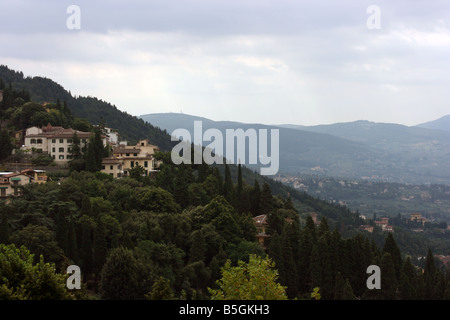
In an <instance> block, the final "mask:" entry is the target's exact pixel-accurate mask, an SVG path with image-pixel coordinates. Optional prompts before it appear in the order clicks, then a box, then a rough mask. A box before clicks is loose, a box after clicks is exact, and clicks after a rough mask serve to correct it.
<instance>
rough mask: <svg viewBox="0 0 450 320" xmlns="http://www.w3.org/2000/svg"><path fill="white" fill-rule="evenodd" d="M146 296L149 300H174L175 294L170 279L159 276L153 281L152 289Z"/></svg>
mask: <svg viewBox="0 0 450 320" xmlns="http://www.w3.org/2000/svg"><path fill="white" fill-rule="evenodd" d="M145 297H146V298H147V299H148V300H173V299H174V294H173V290H172V288H171V286H170V281H169V280H168V279H166V278H164V277H159V278H158V279H157V280H156V281H155V282H154V283H153V286H152V290H151V291H150V292H149V293H148V294H146V295H145Z"/></svg>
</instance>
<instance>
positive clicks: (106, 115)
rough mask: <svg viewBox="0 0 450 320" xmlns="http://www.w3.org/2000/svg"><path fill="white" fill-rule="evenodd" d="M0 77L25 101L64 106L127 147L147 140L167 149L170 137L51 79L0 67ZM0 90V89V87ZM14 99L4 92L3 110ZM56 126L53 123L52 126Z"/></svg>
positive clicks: (169, 144)
mask: <svg viewBox="0 0 450 320" xmlns="http://www.w3.org/2000/svg"><path fill="white" fill-rule="evenodd" d="M0 78H1V79H2V80H3V83H4V87H5V89H6V91H8V88H9V87H10V85H11V87H12V88H13V89H14V90H16V91H19V92H22V91H24V92H27V94H28V98H29V100H31V101H33V102H35V103H40V104H42V103H44V102H47V103H56V101H57V100H59V101H61V103H65V104H66V105H67V106H68V108H69V109H70V111H71V112H72V115H73V116H74V117H75V118H81V119H87V120H88V121H89V122H90V123H91V124H100V123H103V124H104V125H105V126H107V127H111V128H113V129H117V130H118V131H119V132H120V134H121V138H122V139H123V140H129V141H130V143H131V144H134V143H136V142H137V141H138V140H139V139H150V141H152V143H154V144H155V145H158V146H159V147H160V148H161V150H166V151H168V150H171V149H172V146H173V142H171V141H170V135H168V134H167V132H166V131H164V130H159V129H158V128H155V127H154V126H152V125H151V124H149V123H146V122H144V121H143V120H141V119H139V118H137V117H135V116H132V115H130V114H128V113H126V112H123V111H120V110H119V109H118V108H117V107H116V106H113V105H111V104H110V103H108V102H105V101H102V100H100V99H98V98H95V97H81V96H79V97H74V96H72V94H71V93H70V91H67V90H66V89H64V88H63V87H62V86H61V85H59V84H58V83H56V82H54V81H53V80H51V79H48V78H43V77H24V75H23V73H22V72H18V71H14V70H11V69H9V68H8V67H7V66H4V65H1V66H0ZM0 90H2V89H1V88H0ZM13 99H14V98H12V97H11V98H9V97H8V94H7V92H6V96H5V99H4V102H3V104H4V106H3V108H4V109H5V110H6V109H8V108H10V107H13V106H14V100H13ZM53 125H56V124H53Z"/></svg>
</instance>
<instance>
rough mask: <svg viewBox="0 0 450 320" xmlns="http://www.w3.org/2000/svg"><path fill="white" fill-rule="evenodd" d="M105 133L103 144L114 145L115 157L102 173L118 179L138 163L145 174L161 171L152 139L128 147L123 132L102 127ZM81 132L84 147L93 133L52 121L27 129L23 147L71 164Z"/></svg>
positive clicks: (81, 141)
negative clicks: (52, 123)
mask: <svg viewBox="0 0 450 320" xmlns="http://www.w3.org/2000/svg"><path fill="white" fill-rule="evenodd" d="M102 129H104V132H105V134H104V135H103V136H102V139H103V145H104V146H106V145H107V144H108V145H109V146H110V147H111V149H112V152H111V156H110V157H108V158H104V159H103V161H102V170H101V171H102V172H103V173H107V174H109V175H111V176H113V177H114V178H120V177H126V176H128V175H129V170H130V169H132V168H135V167H137V166H141V167H142V168H143V169H144V172H145V175H149V174H151V173H152V172H155V171H157V170H156V168H157V167H159V164H160V163H159V162H158V161H157V160H156V159H155V158H154V154H155V152H156V151H158V150H159V148H158V146H155V145H153V144H151V143H150V142H149V140H147V139H144V140H140V141H139V142H138V143H137V144H136V145H135V146H128V145H127V142H126V141H119V134H118V132H117V131H115V130H113V129H111V128H102ZM75 132H76V133H77V136H78V138H79V139H80V147H81V150H82V153H83V152H84V151H83V150H84V149H85V147H86V144H87V142H88V140H89V138H90V137H91V135H92V132H83V131H79V130H74V129H71V128H69V129H65V128H63V127H53V126H52V125H51V124H48V125H47V126H45V127H42V128H38V127H31V128H28V129H27V130H26V133H25V138H24V140H25V141H24V145H23V146H22V150H24V151H26V152H32V151H33V150H34V151H36V152H39V153H43V154H48V155H50V156H51V157H52V158H53V160H54V162H55V163H56V164H58V165H64V164H68V163H69V161H71V160H72V149H71V148H72V143H73V141H72V138H73V135H74V133H75Z"/></svg>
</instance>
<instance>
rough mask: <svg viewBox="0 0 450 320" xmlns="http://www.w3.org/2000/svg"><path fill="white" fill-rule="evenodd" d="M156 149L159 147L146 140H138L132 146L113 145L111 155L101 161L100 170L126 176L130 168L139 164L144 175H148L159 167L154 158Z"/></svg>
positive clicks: (115, 175) (113, 174)
mask: <svg viewBox="0 0 450 320" xmlns="http://www.w3.org/2000/svg"><path fill="white" fill-rule="evenodd" d="M158 150H159V148H158V147H157V146H155V145H152V144H150V143H149V141H148V140H140V141H139V142H138V143H137V144H136V145H135V146H132V147H131V146H118V147H114V148H113V151H112V157H109V158H104V159H103V161H102V172H104V173H107V174H110V175H112V176H113V177H114V178H120V177H126V176H128V175H129V170H130V169H133V168H135V167H137V166H141V167H142V168H143V169H144V172H145V175H149V174H151V173H152V172H154V171H157V170H156V169H157V168H158V167H159V162H158V161H157V160H156V159H155V158H154V154H155V152H156V151H158Z"/></svg>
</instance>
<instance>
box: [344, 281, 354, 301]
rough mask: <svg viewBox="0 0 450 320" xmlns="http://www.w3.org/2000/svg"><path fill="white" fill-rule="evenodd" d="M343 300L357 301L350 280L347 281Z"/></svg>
mask: <svg viewBox="0 0 450 320" xmlns="http://www.w3.org/2000/svg"><path fill="white" fill-rule="evenodd" d="M342 300H355V295H354V294H353V289H352V285H351V284H350V281H349V280H348V278H347V279H345V283H344V292H343V294H342Z"/></svg>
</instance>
